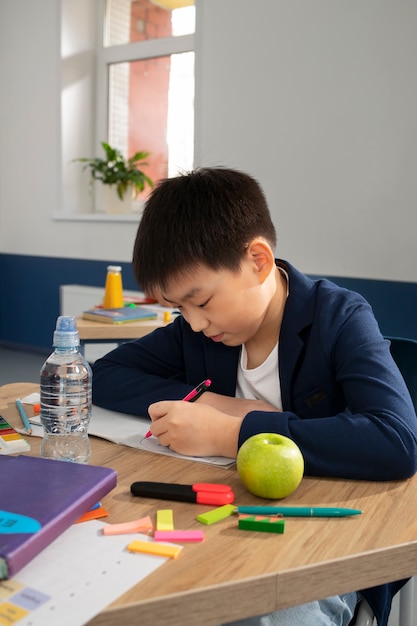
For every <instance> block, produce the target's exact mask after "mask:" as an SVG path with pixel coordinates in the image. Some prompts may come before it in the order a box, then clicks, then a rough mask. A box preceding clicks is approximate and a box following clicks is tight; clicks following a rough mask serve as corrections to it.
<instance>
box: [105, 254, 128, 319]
mask: <svg viewBox="0 0 417 626" xmlns="http://www.w3.org/2000/svg"><path fill="white" fill-rule="evenodd" d="M123 305H124V302H123V283H122V268H121V267H120V266H119V265H109V266H108V268H107V276H106V286H105V290H104V300H103V307H104V308H105V309H118V308H120V307H122V306H123Z"/></svg>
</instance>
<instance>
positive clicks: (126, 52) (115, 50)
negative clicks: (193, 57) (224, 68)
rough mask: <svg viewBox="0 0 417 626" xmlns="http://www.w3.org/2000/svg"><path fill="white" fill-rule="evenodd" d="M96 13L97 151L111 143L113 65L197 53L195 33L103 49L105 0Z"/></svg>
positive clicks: (99, 4) (99, 3) (104, 47)
mask: <svg viewBox="0 0 417 626" xmlns="http://www.w3.org/2000/svg"><path fill="white" fill-rule="evenodd" d="M97 4H98V10H97V31H96V32H97V42H96V51H97V64H96V106H95V110H96V124H95V140H94V144H95V148H96V150H97V151H100V148H101V145H100V144H101V142H102V141H108V121H109V120H108V115H109V66H110V65H112V64H113V63H124V62H130V61H142V60H145V59H151V58H155V57H161V56H169V55H171V54H178V53H181V52H194V53H195V33H192V34H189V35H179V36H175V37H174V36H173V37H163V38H159V39H146V40H145V41H135V42H133V43H126V44H121V45H116V46H104V27H105V8H106V0H99V1H98V3H97Z"/></svg>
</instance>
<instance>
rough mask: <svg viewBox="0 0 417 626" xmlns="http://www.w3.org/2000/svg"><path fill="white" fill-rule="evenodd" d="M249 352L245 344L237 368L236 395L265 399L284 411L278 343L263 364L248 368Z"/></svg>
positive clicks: (252, 398) (249, 398)
mask: <svg viewBox="0 0 417 626" xmlns="http://www.w3.org/2000/svg"><path fill="white" fill-rule="evenodd" d="M246 365H247V354H246V348H245V346H244V345H243V346H242V350H241V352H240V361H239V366H238V370H237V383H236V397H237V398H247V399H248V400H264V401H265V402H268V403H269V404H272V406H276V407H277V409H279V410H280V411H282V401H281V386H280V382H279V372H278V343H276V345H275V347H274V349H273V350H272V352H271V354H270V355H269V356H268V357H267V358H266V359H265V361H264V362H263V363H261V365H259V366H258V367H255V368H254V369H246Z"/></svg>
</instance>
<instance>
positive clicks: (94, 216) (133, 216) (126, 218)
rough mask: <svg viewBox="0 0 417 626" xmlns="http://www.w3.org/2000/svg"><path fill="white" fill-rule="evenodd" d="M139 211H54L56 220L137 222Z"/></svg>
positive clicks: (53, 217)
mask: <svg viewBox="0 0 417 626" xmlns="http://www.w3.org/2000/svg"><path fill="white" fill-rule="evenodd" d="M140 216H141V213H129V214H123V213H54V214H53V216H52V219H54V220H55V221H57V222H128V223H132V222H133V223H135V224H137V223H138V222H139V220H140Z"/></svg>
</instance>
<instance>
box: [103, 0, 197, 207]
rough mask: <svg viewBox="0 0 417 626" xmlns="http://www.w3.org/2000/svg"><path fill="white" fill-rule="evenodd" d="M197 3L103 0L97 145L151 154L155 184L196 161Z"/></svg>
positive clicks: (187, 0) (185, 0)
mask: <svg viewBox="0 0 417 626" xmlns="http://www.w3.org/2000/svg"><path fill="white" fill-rule="evenodd" d="M193 5H194V1H193V0H166V1H164V0H161V1H158V0H102V5H101V6H102V13H101V20H102V23H103V42H102V45H100V46H99V48H100V50H99V58H98V83H97V128H96V135H97V136H96V140H97V141H96V144H97V145H99V144H100V142H101V141H108V143H110V145H112V146H113V147H115V148H118V149H119V150H121V151H122V153H123V154H124V155H125V156H131V155H132V154H134V153H135V152H138V151H147V152H150V155H149V157H148V159H147V162H148V164H149V165H148V166H146V167H144V171H145V172H146V174H147V175H148V176H150V178H151V179H152V180H153V181H157V180H159V179H161V178H166V177H167V176H174V175H176V174H177V173H178V172H179V171H181V170H188V169H190V168H192V166H193V152H194V151H193V145H194V29H195V7H194V6H193ZM147 193H149V190H147ZM144 197H146V193H145V192H144Z"/></svg>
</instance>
